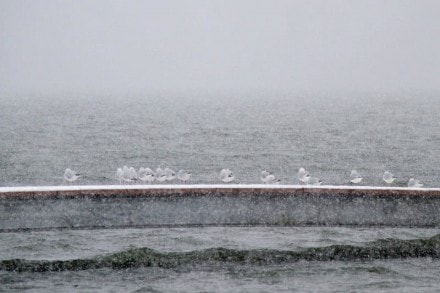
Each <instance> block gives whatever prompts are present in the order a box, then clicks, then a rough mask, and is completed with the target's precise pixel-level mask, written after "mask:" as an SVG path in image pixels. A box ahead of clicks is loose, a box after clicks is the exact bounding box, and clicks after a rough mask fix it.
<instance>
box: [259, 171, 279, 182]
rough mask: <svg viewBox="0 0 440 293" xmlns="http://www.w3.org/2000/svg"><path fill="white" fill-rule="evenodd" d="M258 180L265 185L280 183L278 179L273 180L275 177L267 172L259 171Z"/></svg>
mask: <svg viewBox="0 0 440 293" xmlns="http://www.w3.org/2000/svg"><path fill="white" fill-rule="evenodd" d="M260 179H261V181H263V183H265V184H277V183H280V181H281V180H280V179H275V175H273V174H272V173H270V172H268V171H261V175H260Z"/></svg>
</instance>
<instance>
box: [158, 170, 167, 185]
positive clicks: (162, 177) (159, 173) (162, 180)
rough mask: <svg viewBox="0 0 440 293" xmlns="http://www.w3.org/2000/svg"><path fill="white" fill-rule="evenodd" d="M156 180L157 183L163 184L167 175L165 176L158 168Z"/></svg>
mask: <svg viewBox="0 0 440 293" xmlns="http://www.w3.org/2000/svg"><path fill="white" fill-rule="evenodd" d="M156 180H157V181H159V182H164V181H165V180H167V175H166V174H165V172H164V171H163V170H162V168H161V167H158V168H157V169H156Z"/></svg>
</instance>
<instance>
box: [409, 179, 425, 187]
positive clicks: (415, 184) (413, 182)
mask: <svg viewBox="0 0 440 293" xmlns="http://www.w3.org/2000/svg"><path fill="white" fill-rule="evenodd" d="M422 186H423V184H422V183H420V180H417V179H414V178H411V179H409V181H408V187H412V188H418V187H422Z"/></svg>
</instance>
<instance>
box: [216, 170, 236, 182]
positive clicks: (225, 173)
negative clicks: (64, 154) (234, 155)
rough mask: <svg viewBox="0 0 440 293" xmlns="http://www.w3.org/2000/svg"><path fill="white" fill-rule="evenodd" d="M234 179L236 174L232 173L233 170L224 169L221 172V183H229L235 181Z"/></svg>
mask: <svg viewBox="0 0 440 293" xmlns="http://www.w3.org/2000/svg"><path fill="white" fill-rule="evenodd" d="M234 179H235V178H234V173H232V171H231V170H229V169H222V170H221V171H220V180H221V181H223V182H225V183H228V182H231V181H234Z"/></svg>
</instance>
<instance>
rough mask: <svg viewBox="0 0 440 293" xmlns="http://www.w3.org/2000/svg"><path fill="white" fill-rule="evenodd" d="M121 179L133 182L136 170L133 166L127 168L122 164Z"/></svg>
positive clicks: (135, 177)
mask: <svg viewBox="0 0 440 293" xmlns="http://www.w3.org/2000/svg"><path fill="white" fill-rule="evenodd" d="M122 180H123V181H125V182H133V181H136V180H137V174H136V170H135V169H134V168H133V167H130V168H128V167H127V166H124V167H123V168H122Z"/></svg>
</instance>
